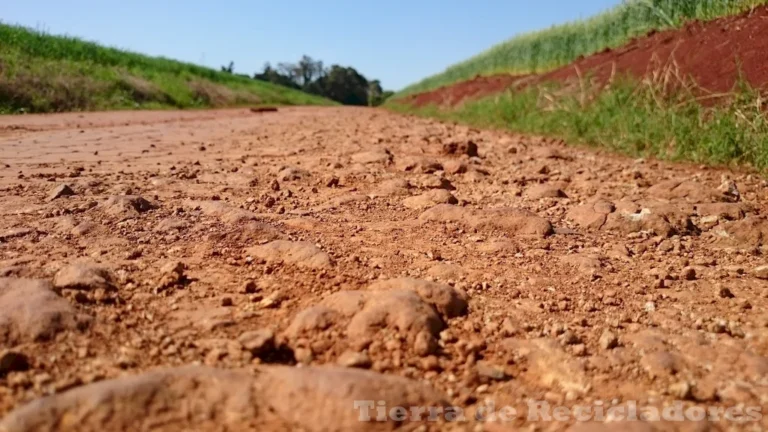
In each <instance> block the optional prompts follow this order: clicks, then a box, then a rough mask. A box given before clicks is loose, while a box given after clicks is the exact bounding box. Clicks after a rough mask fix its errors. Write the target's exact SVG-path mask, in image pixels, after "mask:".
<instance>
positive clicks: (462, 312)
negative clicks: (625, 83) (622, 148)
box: [0, 108, 768, 431]
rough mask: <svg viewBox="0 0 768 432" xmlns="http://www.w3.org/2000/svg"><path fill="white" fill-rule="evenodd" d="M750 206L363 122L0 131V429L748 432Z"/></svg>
mask: <svg viewBox="0 0 768 432" xmlns="http://www.w3.org/2000/svg"><path fill="white" fill-rule="evenodd" d="M65 185H66V186H68V187H65ZM765 186H766V183H765V181H764V180H762V179H761V178H760V177H759V176H756V175H748V174H744V173H730V172H727V171H722V170H715V169H706V168H702V167H695V166H680V165H673V164H668V163H659V162H653V161H641V160H632V159H627V158H623V157H618V156H612V155H606V154H601V153H598V152H594V151H591V150H587V149H578V148H571V147H565V146H564V145H562V144H560V143H554V142H547V141H545V140H541V139H534V138H524V137H518V136H507V135H503V134H500V133H496V132H489V131H477V130H471V129H468V128H464V127H460V126H453V125H445V124H440V123H436V122H431V121H427V120H421V119H414V118H407V117H402V116H398V115H394V114H389V113H386V112H382V111H372V110H366V109H349V108H326V109H316V108H311V109H310V108H293V109H283V110H281V111H280V112H277V113H265V114H253V113H250V112H248V111H218V112H185V113H172V112H165V113H151V112H145V113H111V114H87V115H78V114H68V115H61V116H39V117H35V116H29V117H6V118H1V119H0V197H1V198H0V204H2V205H1V206H0V213H1V214H2V217H1V218H0V276H3V277H5V278H4V279H0V344H2V345H0V346H1V347H2V348H3V350H2V353H0V354H1V355H2V358H1V359H0V413H1V414H2V415H3V416H5V419H4V420H3V423H2V424H0V430H6V431H38V430H52V429H53V430H94V431H95V430H99V431H106V430H156V429H157V430H307V431H316V430H317V431H319V430H389V429H391V428H394V427H396V426H398V425H400V424H401V422H399V421H396V420H397V417H398V415H400V413H398V412H395V413H394V415H391V416H385V418H383V419H382V420H387V421H381V422H360V421H359V420H358V419H359V417H360V415H361V411H365V412H366V413H367V410H366V409H355V408H354V406H353V404H354V401H363V403H365V401H375V402H376V403H380V402H381V403H383V404H384V406H385V407H386V408H387V409H391V408H394V407H398V406H401V407H405V408H406V409H409V410H410V409H411V408H413V407H416V408H419V407H442V406H454V407H459V408H461V409H463V410H465V416H466V417H467V421H462V422H456V423H451V424H445V423H439V422H438V423H435V422H426V423H422V424H411V423H408V422H405V423H402V426H403V427H404V428H406V429H408V430H427V429H435V430H454V429H455V430H483V429H481V428H484V429H485V430H490V431H501V430H519V429H525V430H529V429H533V428H538V429H537V430H563V429H567V428H569V427H571V428H573V430H628V428H630V427H631V428H633V429H631V430H637V431H645V430H657V429H658V430H678V429H679V430H697V431H698V430H702V431H703V430H718V429H723V430H729V429H736V430H761V429H765V428H768V421H766V420H765V419H760V420H757V421H746V422H743V423H737V422H734V421H730V420H725V419H724V418H725V411H724V410H725V409H727V408H732V409H736V410H737V411H732V412H731V414H730V415H731V417H741V418H743V419H746V420H750V419H752V418H755V417H762V415H761V414H768V413H762V412H761V411H759V410H762V407H765V406H766V405H767V404H768V359H767V358H766V357H765V356H766V355H768V328H767V327H766V326H767V325H768V313H766V306H767V305H768V300H767V298H768V280H766V279H768V267H762V266H764V265H766V264H768V262H766V260H765V255H764V254H765V252H766V251H765V248H766V245H764V242H766V241H768V240H766V239H767V238H768V220H766V219H765V217H764V216H763V214H764V213H765V212H766V203H767V201H766V187H765ZM299 366H300V367H299ZM46 396H47V397H46ZM529 401H538V402H537V403H539V404H545V403H546V404H549V405H550V406H551V407H552V409H554V407H557V406H561V407H568V408H574V407H576V406H582V407H592V408H594V410H593V411H591V413H592V414H589V412H588V414H586V418H587V419H588V418H594V419H596V420H600V415H599V413H600V412H602V411H601V410H607V408H608V407H630V406H631V405H632V404H637V406H638V407H645V408H649V407H658V408H663V407H665V406H668V405H670V404H672V403H673V402H674V401H682V402H681V403H682V404H683V407H684V408H689V407H693V406H698V407H703V408H708V409H710V410H714V412H715V413H716V414H717V412H718V411H717V410H721V411H719V413H720V417H721V419H720V421H716V422H712V423H706V422H705V423H701V422H699V423H697V422H692V423H679V422H640V423H638V422H633V423H632V424H629V425H628V424H625V423H620V422H619V423H617V422H614V423H610V424H609V425H608V426H604V427H603V426H600V427H598V426H596V425H593V424H588V423H578V424H577V423H576V422H575V420H576V419H579V418H584V417H583V416H582V417H576V416H575V415H574V414H573V413H571V414H564V413H565V411H561V414H563V415H565V417H563V418H562V419H561V420H565V422H547V421H546V420H547V415H554V413H553V411H552V410H551V411H548V412H543V414H542V413H541V412H540V413H539V414H538V415H539V417H538V420H539V421H530V422H529V421H528V416H529V415H533V416H534V417H533V420H536V417H535V416H536V415H537V413H531V412H530V410H529V408H530V405H529ZM489 402H493V403H494V404H495V407H496V409H497V410H498V409H500V408H501V407H505V406H509V407H512V408H514V409H515V410H516V411H517V415H516V416H510V415H507V416H506V419H507V420H509V421H508V422H501V421H496V422H491V423H486V424H485V425H479V424H478V423H477V422H474V421H469V420H470V419H471V418H472V417H473V416H474V413H475V411H476V410H477V409H478V408H479V407H482V406H483V405H485V404H487V403H489ZM371 403H373V402H371ZM363 406H365V405H363ZM376 406H377V407H379V405H376ZM541 406H543V405H541ZM750 409H751V411H750ZM755 409H757V410H758V412H757V413H756V412H755ZM12 410H14V411H13V412H11V411H12ZM739 410H740V411H739ZM566 411H567V410H566ZM509 412H510V411H507V414H508V413H509ZM626 412H629V411H626ZM688 412H689V411H686V413H688ZM691 412H692V413H693V414H686V415H687V416H688V417H689V418H690V417H692V418H693V419H695V418H696V417H697V416H698V414H699V413H698V412H697V411H691ZM9 413H10V414H9ZM614 414H615V412H614ZM750 414H751V415H750ZM370 415H371V416H373V417H374V418H375V417H376V415H377V412H376V411H375V410H373V409H372V410H371V411H370ZM386 417H388V418H386ZM421 417H423V418H424V419H426V418H427V417H429V415H421ZM437 417H439V418H440V419H441V420H442V421H444V420H445V416H437ZM497 417H501V416H497ZM606 417H610V416H608V415H606ZM407 418H408V419H413V418H417V416H408V417H407ZM616 418H618V417H617V415H614V419H616ZM503 419H504V418H503V417H502V418H497V419H496V420H503ZM553 419H554V418H553ZM651 419H652V418H651ZM731 420H733V419H731ZM707 426H709V427H711V428H712V429H707Z"/></svg>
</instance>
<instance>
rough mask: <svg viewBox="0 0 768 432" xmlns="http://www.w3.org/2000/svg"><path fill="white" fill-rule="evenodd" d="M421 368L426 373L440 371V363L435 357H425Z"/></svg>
mask: <svg viewBox="0 0 768 432" xmlns="http://www.w3.org/2000/svg"><path fill="white" fill-rule="evenodd" d="M421 368H422V369H423V370H425V371H438V370H440V361H439V360H438V359H437V357H435V356H433V355H431V356H427V357H424V358H423V359H421Z"/></svg>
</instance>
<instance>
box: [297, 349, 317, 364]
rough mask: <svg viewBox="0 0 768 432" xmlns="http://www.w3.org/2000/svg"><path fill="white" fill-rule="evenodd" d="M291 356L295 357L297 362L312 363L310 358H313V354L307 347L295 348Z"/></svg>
mask: <svg viewBox="0 0 768 432" xmlns="http://www.w3.org/2000/svg"><path fill="white" fill-rule="evenodd" d="M293 357H294V358H295V359H296V361H297V362H299V363H301V364H309V363H312V360H313V359H314V356H313V355H312V350H310V349H308V348H296V349H295V350H293Z"/></svg>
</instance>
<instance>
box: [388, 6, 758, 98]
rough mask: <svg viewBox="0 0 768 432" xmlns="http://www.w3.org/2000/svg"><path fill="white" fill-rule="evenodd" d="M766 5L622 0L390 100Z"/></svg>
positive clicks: (538, 67)
mask: <svg viewBox="0 0 768 432" xmlns="http://www.w3.org/2000/svg"><path fill="white" fill-rule="evenodd" d="M766 3H768V0H627V1H625V2H623V3H621V4H620V5H618V6H616V7H614V8H613V9H610V10H608V11H606V12H603V13H601V14H598V15H596V16H594V17H591V18H588V19H585V20H580V21H574V22H571V23H567V24H562V25H556V26H553V27H551V28H548V29H546V30H541V31H537V32H533V33H528V34H523V35H519V36H516V37H513V38H512V39H510V40H508V41H506V42H503V43H501V44H499V45H496V46H494V47H492V48H490V49H489V50H487V51H485V52H482V53H480V54H478V55H476V56H474V57H472V58H470V59H468V60H466V61H464V62H461V63H458V64H456V65H453V66H451V67H449V68H448V69H446V70H445V71H444V72H442V73H439V74H436V75H433V76H431V77H428V78H426V79H424V80H422V81H420V82H417V83H415V84H413V85H410V86H408V87H406V88H405V89H403V90H401V91H400V92H398V93H397V94H396V95H395V96H394V97H395V98H399V97H402V96H407V95H410V94H415V93H421V92H425V91H429V90H433V89H436V88H438V87H442V86H445V85H449V84H453V83H456V82H458V81H463V80H467V79H470V78H472V77H474V76H476V75H489V74H494V73H514V74H523V73H540V72H545V71H548V70H551V69H554V68H557V67H560V66H564V65H567V64H569V63H571V62H573V61H574V60H576V59H578V58H579V57H580V56H587V55H590V54H593V53H596V52H598V51H601V50H603V49H606V48H615V47H618V46H620V45H623V44H625V43H627V42H628V41H629V40H630V39H632V38H633V37H636V36H641V35H643V34H646V33H647V32H649V31H651V30H661V29H668V28H676V27H680V26H682V25H683V24H684V23H685V21H687V20H691V19H699V20H711V19H715V18H718V17H721V16H725V15H731V14H736V13H739V12H742V11H745V10H748V9H750V8H754V7H756V6H759V5H761V4H766Z"/></svg>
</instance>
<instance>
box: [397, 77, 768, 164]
mask: <svg viewBox="0 0 768 432" xmlns="http://www.w3.org/2000/svg"><path fill="white" fill-rule="evenodd" d="M692 90H693V89H692V88H686V87H685V86H679V87H675V88H674V89H672V88H664V86H663V85H662V84H661V83H660V82H650V81H644V82H636V81H617V82H615V83H614V84H612V86H611V87H610V88H608V89H604V88H590V86H589V84H586V81H585V83H582V85H580V86H571V87H563V86H562V85H558V84H549V85H542V86H538V87H530V88H528V89H526V90H524V91H521V92H506V93H504V94H500V95H497V96H491V97H487V98H484V99H480V100H474V101H469V102H467V103H464V104H462V105H461V106H459V107H458V108H456V109H453V110H442V109H440V108H438V107H435V106H430V107H426V108H423V109H418V110H414V109H413V108H412V107H410V106H407V105H398V104H397V103H395V104H392V105H390V107H391V108H392V109H395V110H398V111H401V112H405V113H413V114H417V115H422V116H428V117H434V118H439V119H443V120H449V121H458V122H461V123H466V124H470V125H473V126H479V127H492V128H499V129H508V130H511V131H515V132H523V133H533V134H539V135H545V136H553V137H559V138H564V139H565V140H566V141H567V142H569V143H573V144H584V145H589V146H594V147H600V148H606V149H609V150H612V151H617V152H620V153H624V154H628V155H632V156H642V157H659V158H663V159H670V160H689V161H694V162H701V163H708V164H716V165H725V164H732V163H735V164H739V165H742V164H747V165H752V166H754V167H756V168H758V169H760V170H765V169H768V118H766V116H765V113H764V111H763V107H764V102H765V101H764V99H762V98H761V96H760V94H758V93H757V92H756V91H754V90H753V89H751V88H749V87H748V86H747V85H746V84H742V85H741V86H740V88H739V89H737V90H736V91H734V92H733V94H732V95H731V96H730V97H729V98H728V100H725V101H721V102H722V103H718V104H714V105H712V106H702V105H701V104H700V103H699V101H698V100H697V99H696V97H695V96H694V92H693V91H692Z"/></svg>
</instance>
